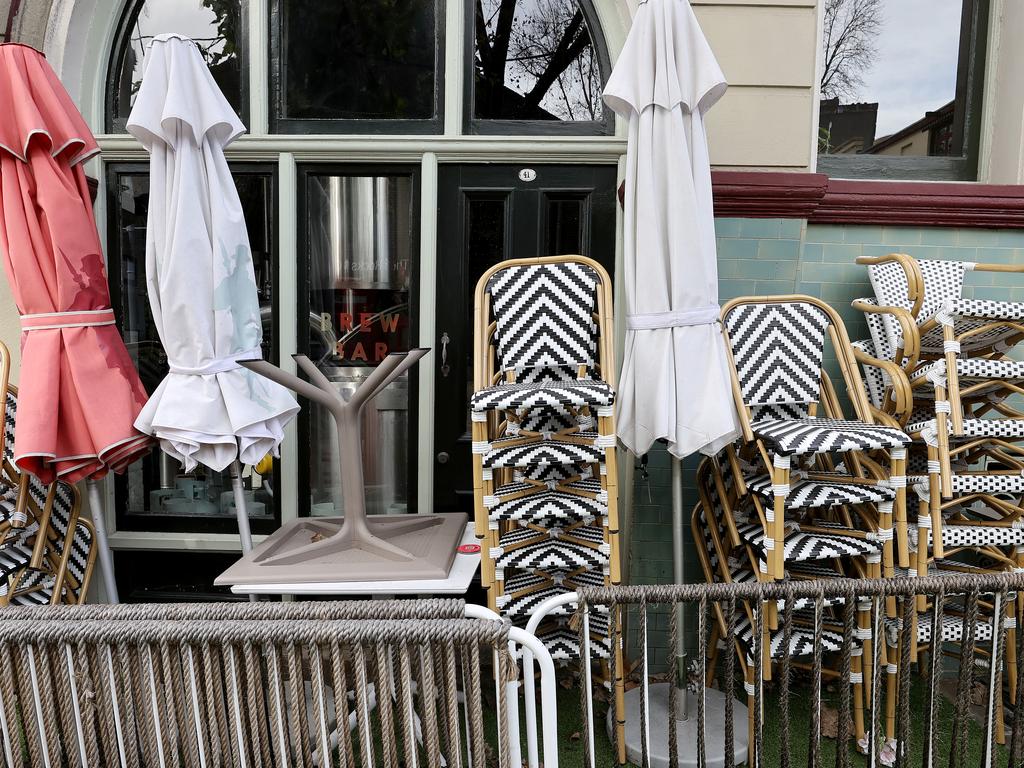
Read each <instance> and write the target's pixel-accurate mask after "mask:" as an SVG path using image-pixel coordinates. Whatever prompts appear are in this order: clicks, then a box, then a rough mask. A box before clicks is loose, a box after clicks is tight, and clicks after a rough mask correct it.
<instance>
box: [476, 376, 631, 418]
mask: <svg viewBox="0 0 1024 768" xmlns="http://www.w3.org/2000/svg"><path fill="white" fill-rule="evenodd" d="M614 403H615V390H614V389H612V387H611V386H610V385H609V384H607V383H605V382H603V381H601V380H599V379H575V380H573V381H564V382H546V383H543V384H534V383H530V382H517V383H513V384H498V385H497V386H494V387H488V388H487V389H481V390H478V391H476V392H474V393H473V395H472V396H471V397H470V398H469V407H470V409H471V410H472V411H474V412H475V413H487V412H489V411H521V410H525V409H530V408H556V407H558V406H564V405H571V406H573V407H574V408H582V407H584V406H593V407H595V408H600V407H608V406H611V405H613V404H614Z"/></svg>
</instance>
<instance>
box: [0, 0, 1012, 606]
mask: <svg viewBox="0 0 1024 768" xmlns="http://www.w3.org/2000/svg"><path fill="white" fill-rule="evenodd" d="M680 1H683V0H680ZM958 1H959V0H958ZM631 3H632V0H629V2H622V1H621V0H465V1H464V2H458V1H457V0H409V2H406V3H388V2H379V3H376V2H371V3H369V4H367V3H360V4H359V9H360V12H359V13H358V14H354V15H353V14H351V13H349V12H348V11H346V6H348V4H345V3H326V2H323V1H322V0H248V2H246V1H245V0H0V24H4V22H6V25H5V26H3V27H0V30H2V31H3V32H4V35H5V37H6V39H8V40H13V41H20V42H25V43H28V44H31V45H34V46H36V47H38V48H40V49H41V50H43V51H44V52H45V53H46V55H47V57H48V59H49V60H50V62H51V64H52V65H53V66H54V68H55V70H56V71H57V72H58V74H59V75H60V76H61V79H62V80H63V82H64V83H65V85H66V87H67V88H68V90H69V92H70V93H71V95H72V97H73V98H74V99H75V101H76V103H77V104H78V106H79V108H80V110H81V111H82V113H83V115H84V116H85V118H86V120H87V121H88V122H89V124H90V125H91V127H92V128H93V131H94V133H95V134H96V136H97V138H98V140H99V143H100V146H101V148H102V154H101V156H100V157H99V158H97V159H94V160H92V161H90V165H89V166H88V173H89V175H90V176H91V177H93V178H94V179H96V181H97V199H96V210H97V217H98V222H99V225H100V229H101V235H102V237H103V239H104V242H105V243H106V246H107V259H108V267H109V273H110V280H111V289H112V297H113V302H114V309H115V312H116V313H117V315H118V320H119V323H120V326H121V328H122V329H123V333H124V335H125V338H126V341H127V342H128V345H129V349H130V350H131V351H132V352H133V354H134V355H135V356H136V361H137V362H138V364H139V367H140V371H141V372H142V375H143V378H144V381H145V382H146V383H147V385H149V386H152V385H153V384H154V383H155V382H156V381H159V377H160V376H161V375H162V372H163V370H164V369H165V368H164V366H165V361H164V360H163V358H162V352H161V350H160V348H159V344H158V343H157V341H156V338H155V335H154V333H153V331H152V327H151V323H150V322H149V320H148V314H147V313H148V305H147V302H146V297H145V281H144V275H143V274H142V268H143V267H144V242H145V233H144V226H145V210H146V204H147V183H148V180H147V173H146V162H147V157H146V154H145V152H144V150H143V148H142V147H141V146H140V145H139V144H138V143H137V142H136V141H135V140H134V139H133V138H131V137H130V136H128V135H127V134H125V133H124V130H123V126H124V120H125V118H126V117H127V114H128V111H129V110H130V106H131V100H132V96H133V93H134V88H135V87H137V82H138V78H139V77H140V76H141V72H142V69H141V67H142V58H143V56H144V51H145V45H146V41H147V39H148V38H149V37H151V36H152V35H154V34H157V33H160V32H165V31H177V32H183V33H186V34H190V35H191V36H193V37H194V38H196V39H197V41H198V42H199V43H200V46H201V47H202V48H203V49H204V52H205V53H206V55H207V59H208V61H209V63H210V65H211V69H212V71H213V72H214V74H215V77H216V78H217V80H218V83H219V84H220V85H221V87H222V89H223V90H224V91H225V93H226V94H227V95H228V97H229V100H231V101H232V103H233V104H234V105H235V106H236V108H237V109H238V111H239V114H240V116H241V117H242V120H243V122H244V123H245V124H246V125H247V126H248V128H249V133H248V135H246V136H245V137H243V138H241V139H239V140H238V141H236V142H235V143H234V144H233V145H231V147H229V149H228V158H229V161H230V162H231V164H232V168H233V170H234V172H235V175H236V182H237V183H238V186H239V190H240V193H241V196H242V199H243V204H244V205H245V208H246V219H247V222H248V224H249V230H250V239H251V241H252V246H253V254H254V258H255V261H256V266H257V276H258V282H259V288H260V292H261V300H262V302H263V304H264V307H265V318H264V319H265V324H264V331H265V337H266V345H265V354H266V355H267V356H268V357H271V358H274V359H276V360H279V361H280V362H281V364H282V365H290V364H291V355H292V354H294V353H296V352H302V353H306V354H309V355H311V356H312V357H314V359H317V360H319V361H320V362H321V363H322V364H324V365H325V366H326V370H328V372H329V375H330V376H331V377H332V378H333V379H334V380H335V381H336V382H337V385H338V386H339V387H342V388H344V387H354V386H356V385H357V384H358V382H359V381H360V380H361V378H362V377H363V376H365V373H366V370H367V369H369V368H371V367H372V365H373V364H374V361H375V360H377V359H379V358H380V357H381V356H382V355H383V354H386V353H387V352H388V351H392V350H398V349H402V348H408V347H409V346H426V347H430V348H432V350H433V354H432V355H430V356H429V357H428V358H426V360H425V361H424V362H423V363H422V364H421V365H420V367H419V369H418V370H416V371H414V373H413V374H412V375H411V376H409V377H408V379H407V380H404V381H401V382H399V384H398V385H396V386H395V387H394V388H393V391H391V392H389V393H388V394H387V396H385V397H383V398H381V400H380V402H379V404H377V407H376V410H375V412H374V413H373V414H371V416H370V418H369V419H368V424H367V428H366V429H367V433H366V436H367V448H366V451H367V454H366V457H365V459H366V462H367V467H368V475H369V476H370V484H371V486H372V487H371V488H370V506H371V510H379V511H385V510H386V511H396V510H406V511H409V512H429V511H431V510H457V509H462V510H467V511H468V510H469V509H470V508H471V504H470V501H469V499H468V497H467V493H468V491H469V490H470V489H469V488H468V487H466V485H465V483H466V481H467V480H468V473H467V470H466V467H467V466H468V456H469V437H468V429H467V424H466V422H467V415H466V409H465V402H466V397H467V387H468V381H467V369H468V365H469V363H470V360H469V356H470V353H469V349H470V341H469V340H470V338H471V335H472V329H471V324H470V313H471V309H472V307H471V292H472V287H473V284H474V282H475V279H476V276H477V275H479V274H480V273H481V272H482V271H483V270H484V269H486V268H487V266H489V265H490V264H491V263H493V262H494V261H495V260H497V259H501V258H508V257H512V256H528V255H530V256H532V255H544V254H549V253H565V252H583V253H587V254H588V255H591V256H593V257H594V258H597V259H598V260H599V261H601V262H602V263H604V264H605V265H606V266H607V268H608V269H609V271H612V272H613V273H614V272H617V270H616V264H617V261H618V260H619V259H620V258H621V225H620V216H619V213H620V211H619V208H618V205H617V204H616V201H615V191H616V189H617V188H618V185H619V182H620V178H621V173H622V168H623V156H624V152H625V126H624V125H622V124H621V121H616V120H614V119H613V117H612V115H611V113H610V111H609V110H606V109H603V108H602V105H601V102H600V91H601V88H602V86H603V83H604V80H605V79H606V78H607V76H608V74H609V72H610V69H611V67H613V66H614V63H615V60H616V57H617V55H618V52H619V50H620V49H621V47H622V44H623V42H624V40H625V37H626V34H627V32H628V29H629V23H630V18H631V15H632V12H633V10H634V9H635V4H631ZM691 3H692V5H693V7H694V9H695V11H696V13H697V16H698V18H699V20H700V22H701V25H702V27H703V29H704V32H705V34H706V36H707V37H708V39H709V41H710V43H711V46H712V48H713V50H714V51H715V53H716V56H717V57H718V59H719V62H720V64H721V66H722V69H723V71H724V72H725V75H726V77H727V79H728V81H729V84H730V87H729V90H728V92H727V94H726V95H725V97H724V98H723V99H722V101H721V102H720V103H719V104H718V105H716V107H715V108H714V109H713V110H712V112H711V114H710V118H709V122H708V133H709V139H710V144H711V156H712V163H713V166H714V169H715V174H714V176H715V179H714V180H715V198H716V214H717V216H718V220H717V225H718V235H719V268H720V277H721V292H722V299H723V300H725V299H728V298H730V297H732V296H737V295H743V294H755V293H756V294H763V293H794V292H800V293H810V294H812V295H816V296H820V297H822V298H824V299H826V300H827V301H829V302H830V303H832V304H833V305H834V306H836V307H837V308H839V309H840V310H841V311H842V312H843V314H844V316H845V317H846V318H847V319H848V321H849V322H850V325H851V328H850V331H851V336H852V337H853V338H858V337H859V336H860V335H862V334H863V333H864V328H863V324H862V323H861V321H860V320H859V319H858V318H856V317H854V316H853V314H852V312H851V311H850V310H849V301H850V300H851V299H853V298H857V297H859V296H863V295H868V292H869V288H868V286H867V284H866V276H865V275H864V274H863V271H862V268H860V267H857V266H856V265H855V264H854V259H855V258H856V256H858V255H861V254H869V253H878V252H889V251H892V250H906V251H908V252H911V253H914V254H915V255H919V256H937V257H939V258H957V259H961V258H962V259H967V260H979V261H994V260H1011V261H1017V260H1022V259H1024V250H1022V249H1024V231H1021V230H1019V229H1018V228H1019V227H1024V196H1022V195H1021V193H1020V192H1019V190H1017V189H1016V188H1015V187H1012V186H1006V185H1017V184H1020V183H1021V182H1022V181H1024V141H1022V136H1024V130H1022V120H1024V108H1022V107H1021V105H1020V100H1021V99H1022V98H1024V95H1022V93H1024V88H1021V87H1020V85H1021V84H1022V83H1024V54H1022V53H1021V52H1020V51H1019V46H1017V45H1015V39H1017V36H1016V35H1015V34H1014V30H1018V31H1019V30H1022V29H1024V8H1022V7H1021V4H1020V3H1017V2H1015V1H1014V0H963V13H962V21H961V33H960V34H961V40H962V42H961V45H960V48H959V56H960V63H959V67H958V71H963V72H964V73H965V74H964V75H963V77H962V78H961V77H958V80H957V84H956V88H957V93H956V99H955V100H954V103H955V104H956V105H958V107H957V109H958V112H957V119H958V120H959V121H960V122H959V123H957V124H956V125H957V127H956V128H954V129H952V131H951V137H953V138H951V142H952V144H951V145H950V146H953V149H954V151H953V152H952V154H951V155H947V156H943V157H924V158H901V157H884V156H882V155H878V156H872V157H868V156H867V155H864V154H858V153H854V155H853V156H850V157H847V156H839V155H831V154H825V155H822V156H821V157H820V158H819V149H820V148H821V125H819V114H820V110H819V103H820V101H821V97H820V94H819V84H820V81H821V76H822V69H823V67H824V66H825V63H824V61H823V52H822V50H823V49H822V45H821V41H822V35H823V25H824V24H825V23H826V19H825V8H824V5H825V3H824V2H823V0H771V1H770V2H768V1H767V0H691ZM382 51H386V54H385V53H382ZM538 62H539V63H538ZM938 106H941V105H940V104H937V105H936V107H938ZM957 131H959V133H957ZM974 290H976V291H978V292H979V295H987V296H999V297H1003V296H1004V294H1005V297H1006V298H1014V299H1024V283H1022V284H1021V286H1015V285H1009V284H1006V285H1002V284H1000V285H995V284H993V285H985V286H982V285H976V286H975V288H974ZM619 325H620V334H619V336H620V339H621V326H622V318H621V317H620V318H619ZM18 327H19V326H18V318H17V310H16V308H15V307H14V304H13V301H12V300H11V299H10V296H9V293H8V291H7V289H6V287H3V288H0V340H3V341H4V342H5V343H6V344H7V345H8V346H9V347H11V349H12V351H14V353H15V357H16V356H17V352H16V350H17V347H18V335H19V331H18ZM14 379H15V381H16V380H17V368H16V366H15V372H14ZM322 425H323V416H322V414H319V413H318V412H316V410H315V409H312V410H307V411H306V412H305V413H304V414H303V416H302V417H301V418H300V419H299V420H298V421H297V423H295V424H293V425H292V427H291V431H290V433H289V435H288V437H287V439H286V440H285V443H284V445H283V448H282V456H281V459H280V461H279V462H278V463H277V464H276V465H275V467H274V470H273V471H271V472H269V473H267V475H266V476H252V477H251V478H250V479H249V483H250V485H251V486H252V493H253V501H254V502H255V506H256V513H257V514H255V515H254V520H253V528H254V532H255V533H256V534H257V535H265V534H266V533H269V532H270V531H271V530H273V529H274V528H276V527H277V526H278V525H279V524H280V523H281V522H282V521H286V520H289V519H293V518H294V517H297V516H301V515H310V514H313V515H316V514H336V513H339V512H341V511H343V510H342V509H340V508H339V507H340V499H339V498H338V496H339V494H338V488H337V477H336V476H335V475H334V474H332V467H333V466H335V465H336V462H335V460H334V459H335V454H334V453H333V451H334V450H336V449H334V448H333V447H332V446H331V444H330V431H329V430H325V429H323V426H322ZM621 463H622V465H623V467H624V469H623V471H624V473H625V474H626V475H627V477H626V478H624V479H625V480H626V482H624V483H622V484H621V487H624V488H627V489H628V491H627V496H628V497H630V498H627V500H626V501H627V503H628V504H631V506H632V509H633V510H634V512H633V518H632V523H631V525H630V527H629V531H630V535H631V538H632V543H631V551H632V553H633V555H634V557H633V563H634V565H633V567H632V568H631V571H630V573H631V577H632V578H633V579H634V580H637V581H665V580H669V579H670V578H671V548H670V540H671V536H670V535H669V532H668V530H667V526H668V517H669V513H668V509H669V505H668V463H667V460H666V457H665V455H664V454H663V452H657V451H656V452H654V453H653V454H652V456H651V457H650V461H649V462H648V464H647V466H646V469H645V470H644V471H643V472H636V473H635V474H634V471H633V470H634V468H633V463H634V462H632V461H623V462H621ZM227 490H228V489H227V488H226V487H224V483H223V480H222V479H221V478H219V477H216V476H214V475H212V474H211V475H209V476H205V475H203V476H200V477H196V478H181V477H178V476H177V468H176V467H174V466H168V465H167V463H166V462H161V461H160V460H159V459H158V457H157V456H156V455H155V454H154V456H153V457H152V458H151V459H147V460H146V461H145V462H143V463H142V464H140V465H139V466H137V467H135V468H133V470H132V471H131V472H130V473H129V475H128V477H127V478H125V479H120V480H117V481H110V482H109V483H108V484H107V493H108V500H109V502H110V503H109V505H108V506H109V510H110V512H109V519H108V521H107V522H108V528H109V529H110V530H111V531H112V532H113V533H112V536H111V541H112V544H113V546H114V547H115V549H116V560H117V566H118V571H119V577H120V579H121V580H122V581H123V583H124V584H123V594H125V595H134V596H135V597H138V598H143V597H145V598H149V599H154V598H159V597H160V596H161V595H163V594H167V595H180V594H181V593H182V592H186V593H187V592H190V591H192V592H195V593H197V594H202V593H205V591H206V590H207V589H208V586H209V583H210V581H211V580H212V577H213V576H214V575H216V573H218V572H219V571H220V570H223V568H224V567H226V565H227V563H228V562H230V561H231V559H232V558H233V557H234V556H236V555H235V554H234V553H237V551H238V548H239V547H238V539H237V534H233V533H232V514H233V513H231V512H230V511H229V510H228V509H227V508H226V506H225V504H226V502H222V500H221V498H222V497H221V496H220V493H221V492H224V491H227ZM689 501H692V498H691V499H689ZM638 555H639V556H638ZM691 562H693V563H694V564H695V561H694V560H693V559H691ZM693 576H694V577H697V576H698V574H693Z"/></svg>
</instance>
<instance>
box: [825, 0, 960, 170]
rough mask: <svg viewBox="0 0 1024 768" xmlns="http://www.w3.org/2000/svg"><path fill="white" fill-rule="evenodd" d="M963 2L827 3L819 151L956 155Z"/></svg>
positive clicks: (891, 0) (857, 0)
mask: <svg viewBox="0 0 1024 768" xmlns="http://www.w3.org/2000/svg"><path fill="white" fill-rule="evenodd" d="M968 1H969V0H968ZM963 6H964V0H826V1H825V9H824V24H823V30H824V33H823V34H824V37H823V40H822V49H823V57H824V58H823V71H822V76H821V83H820V88H821V105H820V110H821V111H820V129H819V136H818V151H819V153H821V154H850V155H853V154H862V155H876V156H894V155H895V156H903V157H908V156H909V157H914V156H928V155H932V156H935V155H960V154H961V152H962V149H963V147H962V143H963V141H962V138H961V137H959V131H958V126H957V124H958V123H960V124H961V125H962V123H963V116H962V115H958V114H957V101H956V90H957V67H958V59H959V55H960V47H961V41H960V37H961V36H960V26H961V13H962V11H963Z"/></svg>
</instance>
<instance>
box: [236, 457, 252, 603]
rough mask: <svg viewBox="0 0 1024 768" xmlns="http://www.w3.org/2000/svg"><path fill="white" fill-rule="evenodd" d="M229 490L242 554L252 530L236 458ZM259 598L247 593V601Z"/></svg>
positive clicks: (240, 467) (250, 541)
mask: <svg viewBox="0 0 1024 768" xmlns="http://www.w3.org/2000/svg"><path fill="white" fill-rule="evenodd" d="M231 490H232V491H234V493H235V516H236V517H237V518H238V538H239V539H241V540H242V554H243V555H247V554H249V552H251V551H252V531H251V530H250V529H249V507H248V505H247V504H246V501H245V486H244V485H242V464H241V462H240V461H239V460H238V459H235V460H234V461H232V462H231ZM258 600H259V596H258V595H249V602H251V603H255V602H256V601H258Z"/></svg>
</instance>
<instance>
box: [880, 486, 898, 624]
mask: <svg viewBox="0 0 1024 768" xmlns="http://www.w3.org/2000/svg"><path fill="white" fill-rule="evenodd" d="M878 531H879V533H880V534H882V536H883V538H882V574H883V576H884V577H885V578H887V579H893V578H895V577H896V563H895V555H894V554H893V545H892V538H893V537H892V503H891V502H888V501H883V502H882V503H881V504H879V505H878ZM885 613H886V615H887V616H888V617H889V618H896V598H895V597H894V596H892V595H889V596H888V597H886V598H885Z"/></svg>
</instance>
